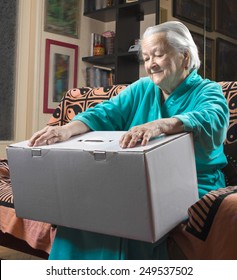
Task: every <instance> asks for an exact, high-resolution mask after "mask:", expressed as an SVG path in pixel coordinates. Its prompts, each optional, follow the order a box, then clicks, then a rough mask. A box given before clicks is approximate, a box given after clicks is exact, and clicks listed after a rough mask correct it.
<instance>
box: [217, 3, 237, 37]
mask: <svg viewBox="0 0 237 280" xmlns="http://www.w3.org/2000/svg"><path fill="white" fill-rule="evenodd" d="M216 14H217V17H216V31H218V32H220V33H222V34H224V35H226V36H229V37H232V38H235V39H237V16H236V15H237V1H236V0H218V1H217V3H216Z"/></svg>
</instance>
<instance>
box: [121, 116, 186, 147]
mask: <svg viewBox="0 0 237 280" xmlns="http://www.w3.org/2000/svg"><path fill="white" fill-rule="evenodd" d="M182 131H183V123H182V122H181V121H180V120H179V119H176V118H167V119H160V120H156V121H152V122H148V123H145V124H142V125H138V126H134V127H132V128H131V129H130V130H129V131H128V132H127V133H125V134H124V135H123V136H122V137H121V139H120V141H119V144H120V146H121V148H133V147H134V146H135V145H136V144H137V143H138V142H141V146H145V145H146V144H147V143H148V142H149V140H150V139H151V138H154V137H157V136H159V135H161V134H162V133H165V134H175V133H179V132H182Z"/></svg>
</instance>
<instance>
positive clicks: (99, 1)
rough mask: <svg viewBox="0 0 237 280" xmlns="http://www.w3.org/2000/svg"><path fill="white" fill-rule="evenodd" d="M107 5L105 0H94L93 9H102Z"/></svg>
mask: <svg viewBox="0 0 237 280" xmlns="http://www.w3.org/2000/svg"><path fill="white" fill-rule="evenodd" d="M106 6H107V0H95V9H96V10H100V9H104V8H106Z"/></svg>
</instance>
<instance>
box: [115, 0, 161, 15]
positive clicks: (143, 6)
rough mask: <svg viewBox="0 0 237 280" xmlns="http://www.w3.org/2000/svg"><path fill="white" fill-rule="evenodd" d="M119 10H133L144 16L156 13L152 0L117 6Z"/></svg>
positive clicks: (154, 3) (141, 0) (154, 2)
mask: <svg viewBox="0 0 237 280" xmlns="http://www.w3.org/2000/svg"><path fill="white" fill-rule="evenodd" d="M118 7H119V8H124V9H125V8H129V7H131V8H135V9H136V10H137V12H140V13H143V14H145V15H149V14H154V13H156V9H157V6H156V1H154V0H140V1H136V2H132V3H123V4H119V6H118Z"/></svg>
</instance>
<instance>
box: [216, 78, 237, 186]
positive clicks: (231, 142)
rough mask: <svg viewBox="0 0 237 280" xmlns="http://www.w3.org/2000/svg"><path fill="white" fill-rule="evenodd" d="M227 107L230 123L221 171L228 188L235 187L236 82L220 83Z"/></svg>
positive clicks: (236, 180)
mask: <svg viewBox="0 0 237 280" xmlns="http://www.w3.org/2000/svg"><path fill="white" fill-rule="evenodd" d="M220 84H221V86H222V89H223V93H224V95H225V98H226V100H227V102H228V105H229V112H230V123H229V129H228V132H227V137H226V141H225V145H224V151H225V154H226V156H227V159H228V165H227V166H226V167H225V168H224V169H223V172H224V174H225V178H226V184H227V185H228V186H234V185H237V82H222V83H220Z"/></svg>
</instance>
